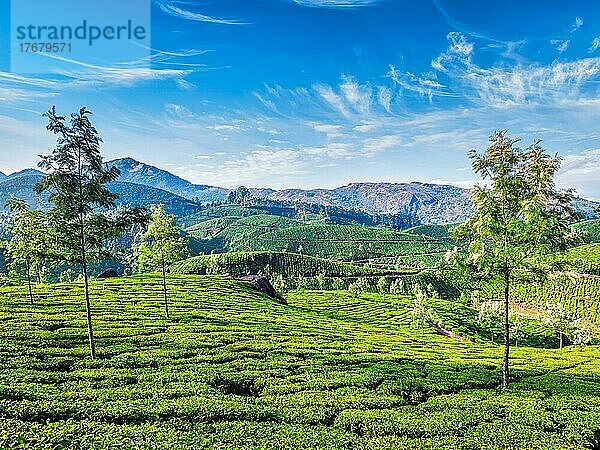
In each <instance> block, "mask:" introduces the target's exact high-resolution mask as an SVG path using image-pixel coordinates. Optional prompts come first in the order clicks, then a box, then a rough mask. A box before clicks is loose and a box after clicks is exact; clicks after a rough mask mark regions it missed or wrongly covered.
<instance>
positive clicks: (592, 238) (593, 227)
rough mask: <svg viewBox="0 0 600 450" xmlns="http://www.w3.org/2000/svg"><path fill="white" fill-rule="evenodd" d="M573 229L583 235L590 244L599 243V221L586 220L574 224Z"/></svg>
mask: <svg viewBox="0 0 600 450" xmlns="http://www.w3.org/2000/svg"><path fill="white" fill-rule="evenodd" d="M575 228H576V229H578V230H581V231H582V232H583V233H584V234H585V239H586V240H587V241H588V242H590V243H592V244H593V243H600V219H593V220H586V221H583V222H579V223H576V224H575Z"/></svg>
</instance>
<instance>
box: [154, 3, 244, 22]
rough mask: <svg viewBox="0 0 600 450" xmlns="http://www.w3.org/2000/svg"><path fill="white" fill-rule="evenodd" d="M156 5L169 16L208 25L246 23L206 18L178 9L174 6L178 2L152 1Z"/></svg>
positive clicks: (203, 15)
mask: <svg viewBox="0 0 600 450" xmlns="http://www.w3.org/2000/svg"><path fill="white" fill-rule="evenodd" d="M154 1H155V3H156V5H158V7H159V8H160V9H161V11H163V12H165V13H166V14H169V15H171V16H174V17H177V18H180V19H186V20H192V21H194V22H208V23H216V24H221V25H245V24H246V23H245V22H243V21H241V20H235V19H222V18H216V17H212V16H208V15H206V14H201V13H198V12H194V11H190V10H188V9H184V8H180V7H179V6H176V4H178V3H180V2H173V1H169V0H154Z"/></svg>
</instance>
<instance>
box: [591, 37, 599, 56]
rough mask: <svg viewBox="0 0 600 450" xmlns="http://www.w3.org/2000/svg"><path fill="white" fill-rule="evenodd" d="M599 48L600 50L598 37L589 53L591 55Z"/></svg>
mask: <svg viewBox="0 0 600 450" xmlns="http://www.w3.org/2000/svg"><path fill="white" fill-rule="evenodd" d="M599 48H600V37H596V38H594V40H593V41H592V44H591V45H590V48H589V49H588V52H589V53H594V52H595V51H596V50H598V49H599Z"/></svg>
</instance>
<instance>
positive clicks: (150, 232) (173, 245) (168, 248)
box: [135, 205, 189, 318]
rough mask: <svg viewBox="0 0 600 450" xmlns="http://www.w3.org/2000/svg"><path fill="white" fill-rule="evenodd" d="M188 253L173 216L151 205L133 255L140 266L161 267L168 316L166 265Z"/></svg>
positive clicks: (162, 208) (161, 207) (159, 207)
mask: <svg viewBox="0 0 600 450" xmlns="http://www.w3.org/2000/svg"><path fill="white" fill-rule="evenodd" d="M188 255H189V253H188V248H187V242H186V239H185V238H184V237H182V236H181V232H180V231H179V228H177V224H176V223H175V216H173V215H171V214H168V213H167V212H166V211H165V208H164V207H163V205H158V206H154V207H152V217H151V219H150V224H149V225H148V229H147V230H146V232H145V233H144V234H143V235H142V238H141V241H140V244H139V245H138V246H137V248H136V251H135V256H136V258H137V262H138V265H139V267H141V268H149V267H150V268H152V269H154V268H156V267H160V268H161V273H162V287H163V299H164V302H165V314H166V316H167V318H169V300H168V296H167V276H166V271H167V266H168V265H169V264H171V263H173V262H175V261H180V260H182V259H184V258H186V257H187V256H188Z"/></svg>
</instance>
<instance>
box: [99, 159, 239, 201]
mask: <svg viewBox="0 0 600 450" xmlns="http://www.w3.org/2000/svg"><path fill="white" fill-rule="evenodd" d="M107 164H108V165H109V166H111V167H112V166H114V167H116V168H118V169H119V170H120V171H121V176H120V177H119V179H118V181H125V182H128V183H135V184H142V185H144V186H150V187H154V188H158V189H162V190H164V191H167V192H171V193H173V194H176V195H179V196H181V197H184V198H187V199H188V200H193V201H196V202H199V203H209V202H214V201H219V200H223V199H224V198H225V197H226V196H227V194H228V193H229V190H228V189H224V188H220V187H215V186H207V185H202V184H193V183H190V182H189V181H187V180H184V179H183V178H180V177H178V176H177V175H173V174H172V173H171V172H168V171H166V170H163V169H159V168H158V167H155V166H151V165H149V164H145V163H143V162H140V161H137V160H135V159H133V158H121V159H115V160H112V161H108V162H107Z"/></svg>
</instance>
